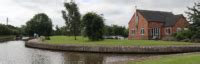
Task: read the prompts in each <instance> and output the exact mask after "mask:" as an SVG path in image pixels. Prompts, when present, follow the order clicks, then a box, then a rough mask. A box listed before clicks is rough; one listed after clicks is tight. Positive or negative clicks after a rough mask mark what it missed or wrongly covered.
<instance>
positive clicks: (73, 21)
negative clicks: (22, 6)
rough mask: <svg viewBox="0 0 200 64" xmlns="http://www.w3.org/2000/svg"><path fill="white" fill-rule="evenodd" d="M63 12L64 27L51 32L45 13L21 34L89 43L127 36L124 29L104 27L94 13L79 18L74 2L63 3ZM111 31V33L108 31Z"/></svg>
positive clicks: (30, 22)
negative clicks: (82, 40)
mask: <svg viewBox="0 0 200 64" xmlns="http://www.w3.org/2000/svg"><path fill="white" fill-rule="evenodd" d="M64 7H65V10H62V11H61V13H62V18H63V19H64V20H65V26H63V27H58V26H56V27H55V29H56V30H53V28H52V27H53V25H52V21H51V19H50V18H49V17H48V16H47V15H46V14H45V13H39V14H36V15H35V16H34V17H33V18H32V19H30V20H29V21H28V22H27V23H26V25H24V26H23V27H22V29H23V33H24V34H26V35H28V36H33V35H34V34H35V33H36V34H38V35H39V36H40V35H42V36H46V37H48V36H51V35H66V36H74V39H75V40H77V38H76V37H77V36H85V37H88V38H89V40H91V41H99V40H103V39H104V38H103V36H104V35H106V36H111V35H122V36H127V31H126V30H127V29H126V28H125V27H121V26H117V25H113V26H106V25H105V24H104V21H105V20H104V18H103V16H102V15H100V14H97V13H95V12H88V13H86V14H85V15H83V16H81V14H80V12H79V8H78V6H77V4H76V3H74V2H66V3H64ZM110 30H111V31H110Z"/></svg>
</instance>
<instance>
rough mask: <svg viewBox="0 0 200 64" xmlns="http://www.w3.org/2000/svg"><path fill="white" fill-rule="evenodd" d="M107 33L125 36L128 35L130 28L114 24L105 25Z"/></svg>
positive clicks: (107, 34) (108, 34)
mask: <svg viewBox="0 0 200 64" xmlns="http://www.w3.org/2000/svg"><path fill="white" fill-rule="evenodd" d="M104 31H105V35H106V36H117V35H121V36H124V37H127V36H128V29H126V28H125V27H123V26H118V25H112V26H105V30H104Z"/></svg>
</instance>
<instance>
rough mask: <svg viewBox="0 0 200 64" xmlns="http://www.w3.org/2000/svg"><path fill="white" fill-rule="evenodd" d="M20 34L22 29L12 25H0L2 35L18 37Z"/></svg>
mask: <svg viewBox="0 0 200 64" xmlns="http://www.w3.org/2000/svg"><path fill="white" fill-rule="evenodd" d="M18 34H20V28H18V27H15V26H12V25H4V24H0V35H18Z"/></svg>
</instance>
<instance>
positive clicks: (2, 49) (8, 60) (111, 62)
mask: <svg viewBox="0 0 200 64" xmlns="http://www.w3.org/2000/svg"><path fill="white" fill-rule="evenodd" d="M150 56H154V55H144V54H102V53H101V54H100V53H78V52H64V51H49V50H41V49H33V48H27V47H25V42H24V41H8V42H1V43H0V64H124V63H126V62H124V61H126V60H136V59H142V58H146V57H150Z"/></svg>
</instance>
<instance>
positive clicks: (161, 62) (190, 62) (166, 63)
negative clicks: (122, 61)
mask: <svg viewBox="0 0 200 64" xmlns="http://www.w3.org/2000/svg"><path fill="white" fill-rule="evenodd" d="M199 63H200V54H199V53H189V54H188V53H186V54H180V55H167V56H161V57H158V58H153V59H150V58H149V59H146V60H143V61H136V62H134V61H132V62H129V63H128V64H199Z"/></svg>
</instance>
